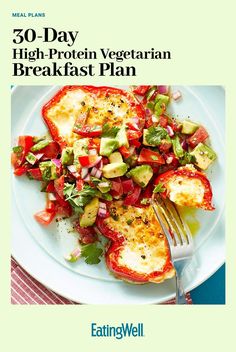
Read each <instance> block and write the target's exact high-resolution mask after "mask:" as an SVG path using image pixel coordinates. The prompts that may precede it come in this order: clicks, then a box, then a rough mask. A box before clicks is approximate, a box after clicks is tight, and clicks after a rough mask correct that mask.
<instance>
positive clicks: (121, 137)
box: [116, 125, 129, 148]
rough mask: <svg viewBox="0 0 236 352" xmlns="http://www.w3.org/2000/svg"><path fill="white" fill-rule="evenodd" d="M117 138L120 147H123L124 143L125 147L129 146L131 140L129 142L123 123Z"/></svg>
mask: <svg viewBox="0 0 236 352" xmlns="http://www.w3.org/2000/svg"><path fill="white" fill-rule="evenodd" d="M116 140H117V141H118V143H119V147H122V145H124V146H125V147H127V148H128V147H129V142H128V138H127V134H126V126H125V125H123V126H122V127H121V128H120V130H119V132H118V133H117V135H116Z"/></svg>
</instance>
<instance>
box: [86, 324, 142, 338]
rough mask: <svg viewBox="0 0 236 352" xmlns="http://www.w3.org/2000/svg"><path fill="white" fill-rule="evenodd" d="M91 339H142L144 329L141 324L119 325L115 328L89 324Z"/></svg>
mask: <svg viewBox="0 0 236 352" xmlns="http://www.w3.org/2000/svg"><path fill="white" fill-rule="evenodd" d="M91 337H114V338H116V339H117V340H120V339H123V338H124V337H144V327H143V323H137V324H134V323H121V324H120V325H117V326H111V325H108V324H107V325H97V323H91Z"/></svg>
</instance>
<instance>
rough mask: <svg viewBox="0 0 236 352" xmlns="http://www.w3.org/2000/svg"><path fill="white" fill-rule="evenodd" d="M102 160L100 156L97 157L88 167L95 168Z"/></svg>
mask: <svg viewBox="0 0 236 352" xmlns="http://www.w3.org/2000/svg"><path fill="white" fill-rule="evenodd" d="M101 160H102V157H101V156H98V157H97V159H96V160H95V161H94V163H92V164H90V165H89V167H93V166H96V165H97V164H98V163H100V161H101Z"/></svg>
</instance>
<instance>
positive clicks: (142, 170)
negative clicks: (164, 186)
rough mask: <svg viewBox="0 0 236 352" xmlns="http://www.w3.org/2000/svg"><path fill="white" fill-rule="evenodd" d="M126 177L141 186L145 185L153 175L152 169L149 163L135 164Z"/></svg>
mask: <svg viewBox="0 0 236 352" xmlns="http://www.w3.org/2000/svg"><path fill="white" fill-rule="evenodd" d="M127 176H128V177H131V178H132V180H133V181H134V182H135V183H137V184H138V185H139V186H141V187H146V186H147V184H148V182H149V181H150V180H151V178H152V176H153V171H152V168H151V166H150V165H141V166H136V167H135V168H134V169H131V170H130V171H129V172H128V173H127Z"/></svg>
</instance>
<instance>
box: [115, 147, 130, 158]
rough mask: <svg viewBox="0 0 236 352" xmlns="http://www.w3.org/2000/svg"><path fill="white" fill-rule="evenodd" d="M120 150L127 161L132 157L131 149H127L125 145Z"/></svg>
mask: <svg viewBox="0 0 236 352" xmlns="http://www.w3.org/2000/svg"><path fill="white" fill-rule="evenodd" d="M118 150H119V152H120V153H121V154H122V156H123V157H124V158H125V159H127V158H128V157H130V155H131V154H130V151H129V149H128V148H126V147H125V146H124V145H122V147H120V148H119V149H118Z"/></svg>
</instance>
